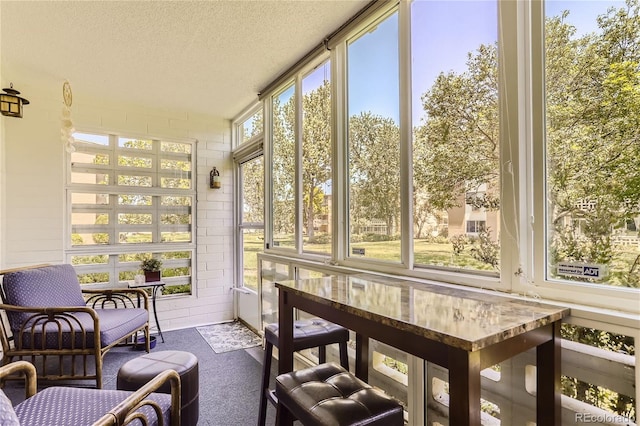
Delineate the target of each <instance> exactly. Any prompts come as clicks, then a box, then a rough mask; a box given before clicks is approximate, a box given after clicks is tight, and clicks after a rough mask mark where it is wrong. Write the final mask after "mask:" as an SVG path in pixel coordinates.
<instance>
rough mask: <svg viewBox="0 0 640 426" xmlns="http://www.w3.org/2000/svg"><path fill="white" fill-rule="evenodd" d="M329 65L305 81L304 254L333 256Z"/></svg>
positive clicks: (303, 140) (303, 155)
mask: <svg viewBox="0 0 640 426" xmlns="http://www.w3.org/2000/svg"><path fill="white" fill-rule="evenodd" d="M329 65H330V64H329V62H324V63H323V64H321V65H319V66H318V67H317V68H316V69H314V70H313V71H311V72H310V73H309V74H307V75H306V76H305V77H304V79H303V80H302V167H301V168H302V197H301V199H302V235H303V240H302V244H303V251H308V252H318V253H331V227H332V222H331V207H332V205H331V202H332V194H331V187H332V181H331V171H332V167H331V164H332V162H331V84H330V83H329V79H330V69H329Z"/></svg>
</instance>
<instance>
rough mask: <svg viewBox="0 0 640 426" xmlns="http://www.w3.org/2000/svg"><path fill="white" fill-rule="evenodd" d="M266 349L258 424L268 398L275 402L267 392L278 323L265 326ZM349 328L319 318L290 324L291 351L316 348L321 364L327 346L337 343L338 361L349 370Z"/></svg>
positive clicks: (276, 345)
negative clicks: (291, 325)
mask: <svg viewBox="0 0 640 426" xmlns="http://www.w3.org/2000/svg"><path fill="white" fill-rule="evenodd" d="M264 337H265V341H266V343H265V348H264V362H263V365H262V386H261V387H260V390H261V395H260V411H259V413H258V425H259V426H262V425H264V424H265V420H266V416H267V399H268V400H270V401H271V402H274V403H275V401H274V399H273V398H274V395H273V393H272V392H270V391H269V377H270V376H271V357H272V355H273V347H274V346H275V347H278V324H269V325H267V326H266V327H265V328H264ZM348 341H349V330H347V329H346V328H344V327H341V326H339V325H337V324H334V323H331V322H329V321H325V320H323V319H320V318H314V319H310V320H300V321H295V322H294V324H293V350H294V351H301V350H304V349H310V348H318V360H319V362H320V364H322V363H325V362H326V361H327V348H326V346H327V345H331V344H334V343H337V344H338V345H339V347H340V364H341V365H342V366H343V367H344V368H345V369H347V370H348V369H349V357H348V355H347V342H348Z"/></svg>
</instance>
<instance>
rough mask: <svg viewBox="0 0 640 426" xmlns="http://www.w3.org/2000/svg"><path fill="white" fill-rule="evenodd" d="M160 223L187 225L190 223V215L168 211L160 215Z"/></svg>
mask: <svg viewBox="0 0 640 426" xmlns="http://www.w3.org/2000/svg"><path fill="white" fill-rule="evenodd" d="M160 223H161V224H163V225H189V224H191V215H190V214H188V213H186V214H177V213H170V214H169V213H168V214H161V215H160Z"/></svg>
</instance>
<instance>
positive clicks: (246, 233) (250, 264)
mask: <svg viewBox="0 0 640 426" xmlns="http://www.w3.org/2000/svg"><path fill="white" fill-rule="evenodd" d="M263 247H264V230H263V229H243V230H242V263H243V268H242V269H243V285H244V286H245V287H249V288H251V289H253V290H255V291H258V253H260V252H262V248H263Z"/></svg>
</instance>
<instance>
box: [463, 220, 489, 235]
mask: <svg viewBox="0 0 640 426" xmlns="http://www.w3.org/2000/svg"><path fill="white" fill-rule="evenodd" d="M486 226H487V225H486V222H485V221H484V220H467V234H479V233H481V232H483V231H485V230H486Z"/></svg>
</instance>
